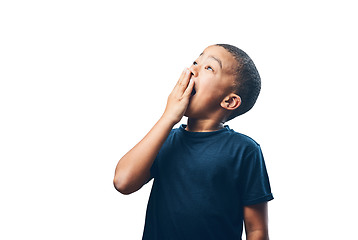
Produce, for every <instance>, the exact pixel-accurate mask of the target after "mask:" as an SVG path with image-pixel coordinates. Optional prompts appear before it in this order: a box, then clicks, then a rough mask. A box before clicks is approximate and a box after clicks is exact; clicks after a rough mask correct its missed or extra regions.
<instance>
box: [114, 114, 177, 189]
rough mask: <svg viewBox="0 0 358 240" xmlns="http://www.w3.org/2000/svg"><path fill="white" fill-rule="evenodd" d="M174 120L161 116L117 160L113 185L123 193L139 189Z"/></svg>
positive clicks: (145, 179) (146, 177)
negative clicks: (138, 140)
mask: <svg viewBox="0 0 358 240" xmlns="http://www.w3.org/2000/svg"><path fill="white" fill-rule="evenodd" d="M174 124H175V123H174V122H172V121H170V120H168V119H167V118H165V117H164V116H162V117H161V118H160V119H159V121H158V122H157V123H156V124H155V125H154V126H153V128H152V129H151V130H150V131H149V132H148V134H147V135H146V136H145V137H144V138H143V139H142V140H141V141H140V142H139V143H138V144H137V145H135V146H134V147H133V148H132V149H131V150H130V151H129V152H128V153H127V154H125V155H124V156H123V157H122V158H121V160H119V162H118V164H117V167H116V171H115V177H114V180H113V182H114V186H115V187H116V189H117V190H118V191H120V192H121V193H123V194H130V193H132V192H135V191H137V190H138V189H140V188H141V187H142V186H143V184H145V182H146V181H147V180H148V179H149V177H150V168H151V166H152V164H153V162H154V159H155V157H156V156H157V154H158V152H159V150H160V148H161V146H162V145H163V143H164V141H165V140H166V138H167V137H168V135H169V133H170V131H171V129H172V127H173V126H174Z"/></svg>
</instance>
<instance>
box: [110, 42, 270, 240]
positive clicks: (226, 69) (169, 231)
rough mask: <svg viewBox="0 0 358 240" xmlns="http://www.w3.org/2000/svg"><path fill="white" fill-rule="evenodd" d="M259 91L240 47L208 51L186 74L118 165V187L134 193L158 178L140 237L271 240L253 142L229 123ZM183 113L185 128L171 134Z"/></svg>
mask: <svg viewBox="0 0 358 240" xmlns="http://www.w3.org/2000/svg"><path fill="white" fill-rule="evenodd" d="M260 88H261V80H260V76H259V74H258V72H257V70H256V67H255V65H254V63H253V61H252V60H251V59H250V57H249V56H247V54H246V53H245V52H243V51H242V50H240V49H238V48H237V47H234V46H231V45H227V44H218V45H213V46H209V47H208V48H206V49H205V50H204V52H203V53H202V54H200V56H199V58H198V59H197V60H196V61H194V62H193V64H192V66H191V67H190V68H189V69H185V70H184V71H183V73H182V74H181V76H180V78H179V80H178V82H177V84H176V86H175V87H174V89H173V91H172V92H171V94H170V95H169V97H168V101H167V106H166V108H165V111H164V113H163V115H162V117H161V118H160V119H159V121H158V122H157V123H156V124H155V125H154V127H153V128H152V129H151V130H150V131H149V133H148V134H147V135H146V136H145V137H144V138H143V139H142V140H141V141H140V142H139V143H138V144H137V145H136V146H134V148H132V149H131V150H130V151H129V152H128V153H127V154H126V155H124V156H123V157H122V159H121V160H120V161H119V162H118V165H117V167H116V172H115V177H114V185H115V188H116V189H117V190H118V191H119V192H121V193H123V194H130V193H133V192H135V191H137V190H138V189H140V188H141V187H142V186H143V185H144V184H146V183H147V182H148V181H150V180H151V179H152V178H154V182H153V187H152V191H151V195H150V198H149V202H148V207H147V214H146V223H145V227H144V233H143V239H145V240H147V239H158V240H166V239H180V240H184V239H205V240H207V239H216V240H217V239H225V240H228V239H241V235H242V223H243V221H244V222H245V231H246V236H247V239H250V240H253V239H255V240H256V239H268V227H267V201H270V200H272V199H273V196H272V194H271V189H270V184H269V180H268V176H267V172H266V167H265V163H264V160H263V156H262V153H261V150H260V146H259V144H257V143H256V142H255V141H254V140H252V139H251V138H249V137H247V136H245V135H242V134H240V133H237V132H235V131H233V130H231V129H230V128H229V127H228V126H224V123H225V122H226V121H229V120H231V119H233V118H235V117H236V116H238V115H241V114H243V113H245V112H247V111H248V110H250V109H251V108H252V107H253V105H254V104H255V102H256V99H257V97H258V95H259V92H260ZM183 116H187V117H188V121H187V125H181V126H180V127H179V128H178V129H172V128H173V126H174V125H175V124H176V123H178V122H179V121H180V120H181V118H182V117H183Z"/></svg>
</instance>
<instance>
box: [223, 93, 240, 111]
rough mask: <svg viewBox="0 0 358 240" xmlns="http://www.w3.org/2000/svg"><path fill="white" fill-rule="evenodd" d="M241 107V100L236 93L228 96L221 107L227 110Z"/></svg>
mask: <svg viewBox="0 0 358 240" xmlns="http://www.w3.org/2000/svg"><path fill="white" fill-rule="evenodd" d="M240 105H241V98H240V96H239V95H236V94H235V93H231V94H229V95H227V96H226V97H225V98H224V100H223V101H222V102H221V107H223V108H225V109H227V110H235V109H236V108H238V107H239V106H240Z"/></svg>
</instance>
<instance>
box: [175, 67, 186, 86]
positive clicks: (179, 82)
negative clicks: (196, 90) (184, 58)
mask: <svg viewBox="0 0 358 240" xmlns="http://www.w3.org/2000/svg"><path fill="white" fill-rule="evenodd" d="M186 70H187V68H184V70H183V71H182V73H181V75H180V77H179V79H178V81H177V84H176V85H175V86H179V85H181V83H182V81H183V78H184V76H185V73H186Z"/></svg>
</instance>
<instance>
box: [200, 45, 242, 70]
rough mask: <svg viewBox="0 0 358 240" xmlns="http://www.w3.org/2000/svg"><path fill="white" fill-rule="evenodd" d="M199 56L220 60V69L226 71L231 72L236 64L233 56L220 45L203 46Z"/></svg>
mask: <svg viewBox="0 0 358 240" xmlns="http://www.w3.org/2000/svg"><path fill="white" fill-rule="evenodd" d="M201 56H204V57H213V58H216V59H218V60H219V61H220V62H221V65H222V70H223V71H225V72H228V73H232V72H233V71H234V69H235V68H236V66H237V61H236V59H235V58H234V56H233V55H232V54H231V53H230V52H228V51H227V50H226V49H225V48H223V47H221V46H215V45H213V46H209V47H207V48H205V50H204V51H203V53H202V54H201Z"/></svg>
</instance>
